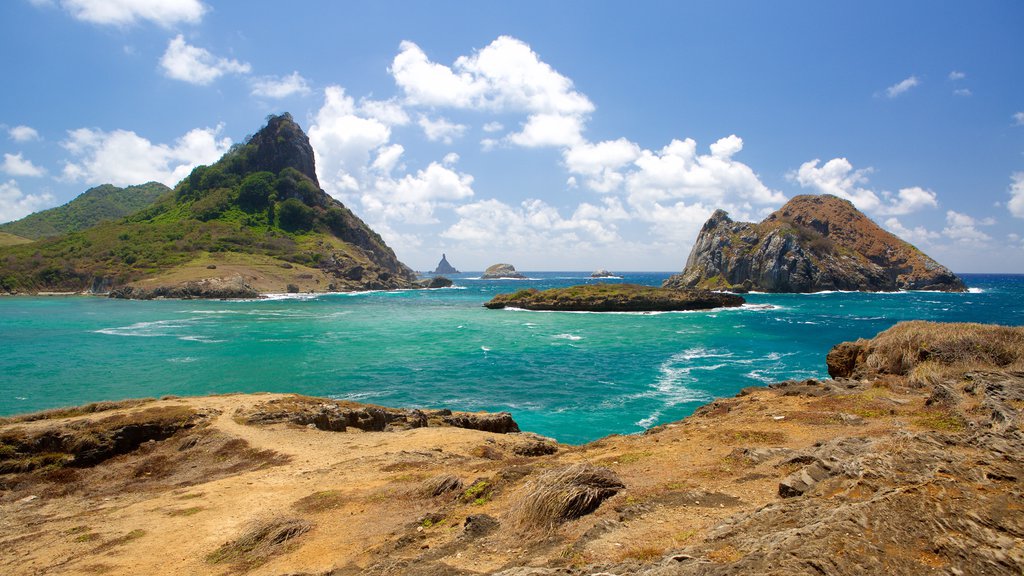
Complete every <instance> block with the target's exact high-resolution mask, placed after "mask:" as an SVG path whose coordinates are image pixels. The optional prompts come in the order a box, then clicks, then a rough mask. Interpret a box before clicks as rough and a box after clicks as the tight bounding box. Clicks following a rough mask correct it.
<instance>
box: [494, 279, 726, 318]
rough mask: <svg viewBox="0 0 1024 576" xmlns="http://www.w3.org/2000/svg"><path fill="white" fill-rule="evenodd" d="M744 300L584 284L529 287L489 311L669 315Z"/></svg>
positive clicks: (504, 296)
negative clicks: (539, 287) (654, 313)
mask: <svg viewBox="0 0 1024 576" xmlns="http://www.w3.org/2000/svg"><path fill="white" fill-rule="evenodd" d="M744 302H745V301H744V300H743V298H741V297H740V296H737V295H735V294H726V293H722V292H712V291H710V290H698V289H688V290H671V289H668V288H655V287H653V286H640V285H637V284H604V283H598V284H585V285H580V286H569V287H567V288H550V289H548V290H537V289H536V288H530V289H528V290H520V291H518V292H515V293H512V294H498V295H497V296H495V297H494V298H492V299H491V300H490V301H488V302H487V303H486V304H484V307H486V308H490V309H501V308H522V309H524V310H557V311H562V312H673V311H683V310H710V309H712V308H734V307H736V306H742V305H743V303H744Z"/></svg>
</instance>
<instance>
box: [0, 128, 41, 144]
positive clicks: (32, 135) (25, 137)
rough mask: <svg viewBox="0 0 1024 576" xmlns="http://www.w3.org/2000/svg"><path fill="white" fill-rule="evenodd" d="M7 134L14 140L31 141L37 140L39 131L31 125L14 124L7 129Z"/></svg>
mask: <svg viewBox="0 0 1024 576" xmlns="http://www.w3.org/2000/svg"><path fill="white" fill-rule="evenodd" d="M7 135H8V136H10V138H11V140H14V141H15V142H31V141H32V140H39V132H37V131H36V129H35V128H32V127H31V126H24V125H22V126H15V127H14V128H10V129H8V130H7Z"/></svg>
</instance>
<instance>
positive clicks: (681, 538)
mask: <svg viewBox="0 0 1024 576" xmlns="http://www.w3.org/2000/svg"><path fill="white" fill-rule="evenodd" d="M696 535H697V531H696V530H683V531H682V532H676V533H675V534H673V535H672V540H673V541H675V543H676V544H685V543H687V542H689V541H690V540H692V539H693V537H694V536H696Z"/></svg>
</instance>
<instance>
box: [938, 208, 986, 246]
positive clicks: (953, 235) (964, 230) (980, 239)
mask: <svg viewBox="0 0 1024 576" xmlns="http://www.w3.org/2000/svg"><path fill="white" fill-rule="evenodd" d="M992 224H994V222H993V221H992V220H991V219H984V220H977V219H975V218H973V217H971V216H968V215H967V214H962V213H960V212H956V211H954V210H948V211H947V212H946V227H945V228H943V229H942V235H943V236H945V237H947V238H949V239H950V240H954V241H956V242H958V243H960V244H967V245H971V246H975V247H980V246H983V245H985V244H987V243H988V242H990V241H991V240H992V237H991V236H989V235H988V234H986V233H984V232H982V231H981V230H978V226H991V225H992Z"/></svg>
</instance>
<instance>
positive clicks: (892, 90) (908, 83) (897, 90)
mask: <svg viewBox="0 0 1024 576" xmlns="http://www.w3.org/2000/svg"><path fill="white" fill-rule="evenodd" d="M920 83H921V81H920V80H918V78H917V76H910V77H908V78H904V79H903V80H900V81H899V82H897V83H896V84H893V85H892V86H889V87H888V88H886V89H885V95H886V96H888V97H889V98H895V97H897V96H899V95H901V94H904V93H906V92H907V91H908V90H910V89H911V88H913V87H914V86H917V85H918V84H920Z"/></svg>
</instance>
